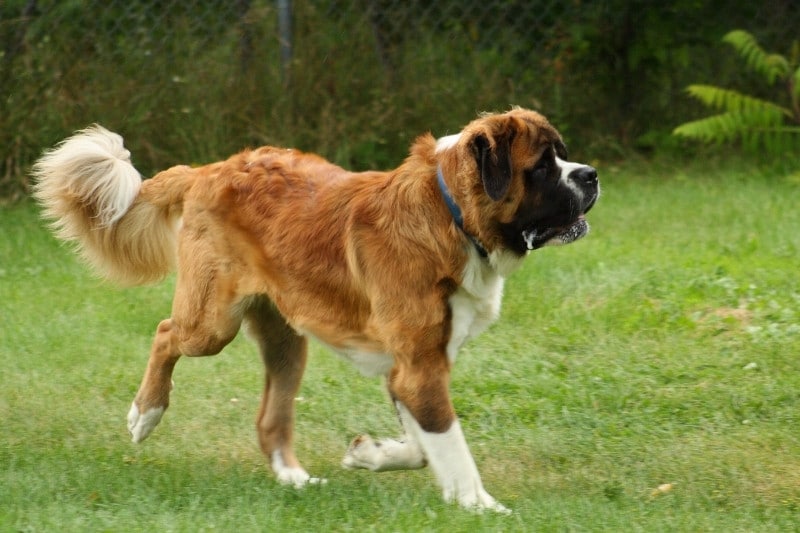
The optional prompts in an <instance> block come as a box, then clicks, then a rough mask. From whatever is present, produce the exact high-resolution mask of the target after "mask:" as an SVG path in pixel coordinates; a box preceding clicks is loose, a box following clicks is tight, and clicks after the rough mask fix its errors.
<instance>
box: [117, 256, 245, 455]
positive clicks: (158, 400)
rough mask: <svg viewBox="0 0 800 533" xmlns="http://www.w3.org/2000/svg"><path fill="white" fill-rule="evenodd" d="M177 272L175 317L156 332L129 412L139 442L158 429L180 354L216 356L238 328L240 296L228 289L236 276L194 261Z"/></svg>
mask: <svg viewBox="0 0 800 533" xmlns="http://www.w3.org/2000/svg"><path fill="white" fill-rule="evenodd" d="M181 274H182V275H179V276H178V282H177V287H176V289H175V299H174V301H173V305H172V317H171V318H168V319H166V320H162V321H161V323H159V325H158V328H157V330H156V335H155V338H154V339H153V345H152V348H151V350H150V358H149V360H148V361H147V369H146V370H145V373H144V377H143V378H142V383H141V385H140V386H139V391H138V392H137V393H136V397H135V398H134V400H133V404H132V405H131V408H130V411H129V412H128V431H129V432H130V434H131V438H132V440H133V442H141V441H143V440H144V439H146V438H147V436H148V435H150V433H151V432H152V431H153V429H155V427H156V426H157V425H158V423H159V422H160V421H161V417H162V416H163V415H164V411H165V410H166V409H167V407H168V406H169V395H170V391H171V390H172V372H173V370H174V368H175V364H176V363H177V362H178V359H180V357H181V356H182V355H187V356H203V355H216V354H218V353H219V352H220V351H221V350H222V349H223V348H224V347H225V346H226V345H227V344H228V343H229V342H230V341H232V340H233V338H234V337H235V336H236V334H237V333H238V331H239V327H240V326H241V323H242V312H243V303H242V299H241V297H239V296H237V295H236V294H235V293H234V292H233V291H231V290H229V288H230V287H231V286H232V278H231V277H230V276H226V275H222V274H220V272H216V271H213V270H210V269H208V268H207V267H205V266H204V265H195V264H190V265H189V266H188V267H187V268H186V269H185V271H182V272H181Z"/></svg>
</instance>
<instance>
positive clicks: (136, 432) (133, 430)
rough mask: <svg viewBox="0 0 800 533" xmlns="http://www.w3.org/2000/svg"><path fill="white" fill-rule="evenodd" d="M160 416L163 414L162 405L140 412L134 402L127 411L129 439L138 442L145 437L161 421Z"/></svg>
mask: <svg viewBox="0 0 800 533" xmlns="http://www.w3.org/2000/svg"><path fill="white" fill-rule="evenodd" d="M162 416H164V408H163V407H156V408H154V409H149V410H147V411H145V412H144V413H143V414H142V413H139V408H138V407H136V403H135V402H134V403H133V404H132V405H131V409H130V411H128V432H129V433H130V434H131V440H132V441H133V442H135V443H137V444H138V443H140V442H142V441H143V440H144V439H146V438H147V437H148V435H150V433H152V432H153V430H154V429H155V427H156V426H157V425H158V423H159V422H161V417H162Z"/></svg>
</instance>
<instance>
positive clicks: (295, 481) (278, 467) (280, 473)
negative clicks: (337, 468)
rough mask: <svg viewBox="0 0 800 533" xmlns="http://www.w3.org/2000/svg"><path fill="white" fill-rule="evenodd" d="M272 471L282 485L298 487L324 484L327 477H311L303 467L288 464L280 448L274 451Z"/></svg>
mask: <svg viewBox="0 0 800 533" xmlns="http://www.w3.org/2000/svg"><path fill="white" fill-rule="evenodd" d="M272 471H273V472H275V477H276V478H278V482H279V483H281V484H282V485H292V486H294V488H296V489H302V488H303V487H305V486H306V485H324V484H325V483H327V482H328V480H327V479H323V478H318V477H311V476H310V475H308V472H306V471H305V470H304V469H303V468H302V467H299V466H287V465H286V463H285V462H284V460H283V454H281V452H280V450H275V451H274V452H272Z"/></svg>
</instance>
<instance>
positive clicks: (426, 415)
mask: <svg viewBox="0 0 800 533" xmlns="http://www.w3.org/2000/svg"><path fill="white" fill-rule="evenodd" d="M427 370H428V371H429V370H430V369H427ZM448 379H449V371H447V370H445V371H444V372H442V373H438V375H435V376H431V374H430V373H429V372H411V373H410V374H409V373H408V371H406V372H404V371H403V370H402V369H400V370H398V369H396V371H395V372H393V373H392V376H391V378H390V390H391V392H392V395H393V396H394V398H395V403H396V405H397V410H398V412H399V414H400V418H401V420H402V422H403V426H404V427H405V429H406V431H407V432H408V433H409V435H410V436H411V437H412V438H413V439H414V440H415V441H416V442H417V443H418V444H419V446H420V447H421V448H422V452H423V453H424V455H425V458H426V459H427V462H428V464H429V465H430V467H431V469H432V470H433V473H434V475H435V476H436V479H437V481H438V482H439V485H440V486H441V487H442V491H443V493H444V499H445V500H446V501H456V502H458V504H459V505H461V506H462V507H465V508H468V509H472V510H476V511H478V512H480V511H483V510H484V509H490V510H492V511H497V512H500V513H509V512H510V511H509V510H508V509H507V508H506V507H504V506H503V505H502V504H500V503H499V502H497V500H495V499H494V498H493V497H492V496H491V495H490V494H489V493H488V492H486V490H485V489H484V488H483V482H482V481H481V477H480V474H479V473H478V467H477V466H476V465H475V460H474V459H473V458H472V454H471V453H470V451H469V447H468V446H467V441H466V439H465V438H464V433H463V432H462V431H461V424H459V422H458V418H456V416H455V412H454V411H453V407H452V404H451V403H450V398H449V392H448Z"/></svg>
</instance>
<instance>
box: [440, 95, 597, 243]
mask: <svg viewBox="0 0 800 533" xmlns="http://www.w3.org/2000/svg"><path fill="white" fill-rule="evenodd" d="M437 154H438V159H439V165H440V167H441V168H442V172H443V173H444V174H445V175H446V176H447V181H448V182H449V183H451V184H452V187H453V188H454V189H455V190H454V191H453V196H454V200H455V201H456V202H457V203H458V204H459V205H460V207H461V209H462V210H463V214H464V230H465V231H466V232H467V233H469V234H471V235H474V237H475V238H476V239H477V240H478V241H479V242H481V243H483V244H484V246H485V248H486V249H487V250H488V251H489V253H490V254H491V253H492V252H498V253H504V252H511V253H513V254H515V255H517V256H520V257H521V256H524V255H526V254H527V253H528V252H529V251H530V250H535V249H537V248H541V247H542V246H546V245H552V244H567V243H570V242H573V241H575V240H577V239H579V238H581V237H583V236H584V235H585V234H586V233H587V232H588V231H589V225H588V223H587V222H586V219H585V218H584V215H585V214H586V213H587V212H588V211H589V210H590V209H591V208H592V206H593V205H594V203H595V202H596V201H597V198H598V196H599V194H600V186H599V181H598V179H597V171H596V170H595V169H594V168H592V167H590V166H588V165H583V164H579V163H572V162H569V161H567V149H566V146H565V145H564V143H563V141H562V140H561V136H560V135H559V134H558V132H557V131H556V130H555V128H553V126H551V125H550V123H549V122H548V121H547V119H545V118H544V117H543V116H542V115H540V114H539V113H536V112H534V111H529V110H526V109H521V108H515V109H512V110H511V111H509V112H507V113H503V114H495V115H484V116H481V117H480V118H478V119H476V120H474V121H473V122H471V123H470V124H469V125H467V127H466V128H464V130H462V132H461V133H459V134H457V135H453V136H449V137H443V138H441V139H439V140H438V142H437Z"/></svg>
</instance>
